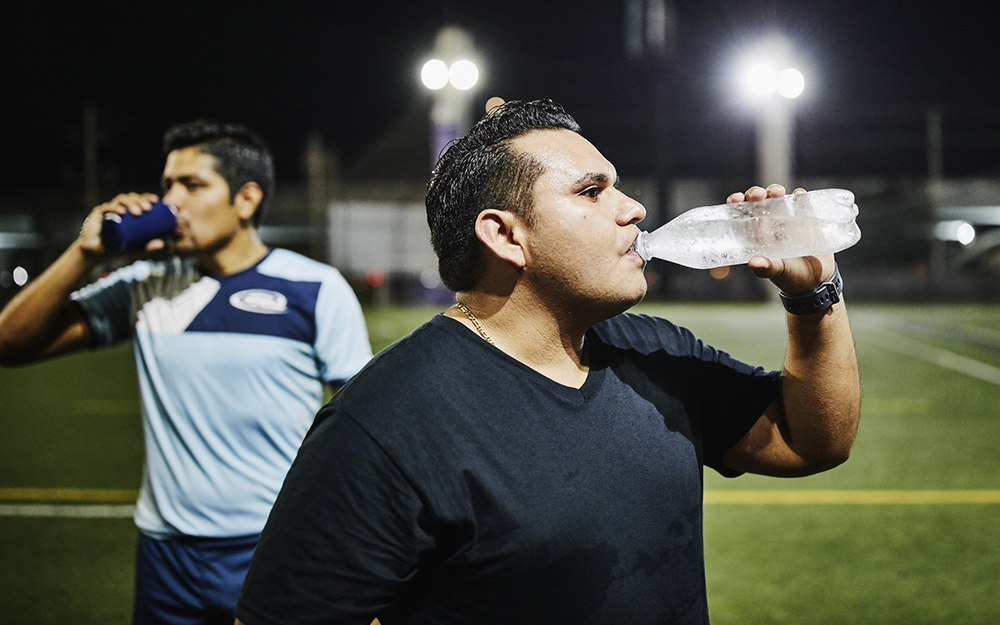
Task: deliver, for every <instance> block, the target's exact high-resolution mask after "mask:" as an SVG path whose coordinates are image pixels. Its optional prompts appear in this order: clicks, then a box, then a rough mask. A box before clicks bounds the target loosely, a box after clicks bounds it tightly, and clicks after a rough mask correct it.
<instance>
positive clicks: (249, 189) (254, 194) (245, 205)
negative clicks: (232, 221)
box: [233, 182, 264, 221]
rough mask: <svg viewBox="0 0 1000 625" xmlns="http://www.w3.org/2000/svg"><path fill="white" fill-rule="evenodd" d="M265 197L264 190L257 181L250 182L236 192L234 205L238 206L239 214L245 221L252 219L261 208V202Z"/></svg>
mask: <svg viewBox="0 0 1000 625" xmlns="http://www.w3.org/2000/svg"><path fill="white" fill-rule="evenodd" d="M263 199H264V190H263V189H261V188H260V185H259V184H257V183H256V182H248V183H246V184H245V185H243V186H242V187H240V190H239V191H237V192H236V196H235V197H234V198H233V206H235V207H236V214H237V216H238V217H239V218H240V219H242V220H245V221H250V220H251V219H252V218H253V214H254V213H256V212H257V209H258V208H260V202H261V200H263Z"/></svg>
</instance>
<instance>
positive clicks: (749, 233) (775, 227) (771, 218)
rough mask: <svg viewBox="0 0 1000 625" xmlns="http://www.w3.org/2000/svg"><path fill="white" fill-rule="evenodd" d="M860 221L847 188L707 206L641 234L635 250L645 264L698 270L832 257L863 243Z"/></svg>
mask: <svg viewBox="0 0 1000 625" xmlns="http://www.w3.org/2000/svg"><path fill="white" fill-rule="evenodd" d="M857 216H858V207H857V205H856V204H855V203H854V194H853V193H851V192H850V191H846V190H844V189H821V190H818V191H809V192H808V193H799V194H793V195H786V196H784V197H778V198H768V199H766V200H760V201H758V202H739V203H736V204H720V205H717V206H702V207H700V208H692V209H691V210H689V211H687V212H685V213H683V214H681V215H679V216H678V217H676V218H674V219H672V220H671V221H669V222H667V223H666V224H664V225H662V226H660V227H659V228H657V229H656V230H654V231H653V232H641V233H639V237H638V238H637V239H636V240H635V244H634V245H633V249H634V250H635V251H636V253H637V254H639V256H641V257H642V258H643V259H644V260H649V259H650V258H653V257H654V256H655V257H656V258H661V259H663V260H667V261H670V262H672V263H677V264H680V265H684V266H685V267H692V268H694V269H711V268H713V267H721V266H722V265H739V264H742V263H745V262H747V261H749V260H750V259H751V258H753V257H754V256H765V257H767V258H771V259H778V258H793V257H796V256H814V255H817V254H832V253H833V252H839V251H841V250H843V249H847V248H848V247H851V246H852V245H854V244H855V243H857V242H858V239H860V238H861V230H860V229H859V228H858V224H857V223H856V221H855V219H856V218H857Z"/></svg>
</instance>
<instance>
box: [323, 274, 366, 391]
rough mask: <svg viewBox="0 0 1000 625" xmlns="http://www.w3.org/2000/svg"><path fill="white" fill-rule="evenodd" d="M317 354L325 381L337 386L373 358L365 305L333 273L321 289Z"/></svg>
mask: <svg viewBox="0 0 1000 625" xmlns="http://www.w3.org/2000/svg"><path fill="white" fill-rule="evenodd" d="M316 352H317V354H318V355H319V359H320V375H321V377H322V378H323V380H324V381H326V382H328V383H330V384H332V385H335V386H339V385H341V384H343V383H344V382H345V381H346V380H347V379H348V378H350V377H351V376H353V375H354V374H355V373H357V372H358V371H360V370H361V368H362V367H363V366H365V364H366V363H367V362H368V361H369V360H370V359H371V357H372V348H371V343H370V342H369V341H368V328H367V326H366V325H365V318H364V315H363V314H362V312H361V304H359V303H358V298H357V297H356V296H355V295H354V291H353V289H351V286H350V285H349V284H348V283H347V280H345V279H344V278H343V276H341V275H340V273H339V272H337V271H331V272H330V273H329V275H328V276H327V277H326V278H325V279H324V280H323V283H322V284H321V286H320V289H319V295H318V299H317V303H316Z"/></svg>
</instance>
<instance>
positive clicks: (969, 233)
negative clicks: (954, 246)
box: [957, 223, 976, 245]
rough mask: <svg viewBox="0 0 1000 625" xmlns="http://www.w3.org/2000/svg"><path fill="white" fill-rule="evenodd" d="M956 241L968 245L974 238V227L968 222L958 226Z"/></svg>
mask: <svg viewBox="0 0 1000 625" xmlns="http://www.w3.org/2000/svg"><path fill="white" fill-rule="evenodd" d="M957 234H958V242H959V243H961V244H962V245H968V244H969V243H972V242H973V241H974V240H975V239H976V229H975V228H973V227H972V224H970V223H964V224H962V225H961V226H959V227H958V233H957Z"/></svg>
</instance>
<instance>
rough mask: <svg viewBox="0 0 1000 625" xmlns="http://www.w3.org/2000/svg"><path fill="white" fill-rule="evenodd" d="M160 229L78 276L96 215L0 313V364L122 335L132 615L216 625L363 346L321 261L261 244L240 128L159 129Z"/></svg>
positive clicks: (248, 152) (132, 205)
mask: <svg viewBox="0 0 1000 625" xmlns="http://www.w3.org/2000/svg"><path fill="white" fill-rule="evenodd" d="M164 151H165V153H166V164H165V167H164V170H163V176H162V189H163V195H162V201H163V202H165V203H167V204H170V205H172V206H174V207H175V208H176V212H177V227H176V230H175V232H174V236H173V237H168V240H154V241H152V242H150V243H149V244H148V245H147V246H146V250H145V251H146V252H151V253H155V252H157V251H158V256H160V257H161V258H160V259H158V260H148V259H147V260H136V261H135V262H133V263H132V264H130V265H127V266H125V267H123V268H122V269H119V270H118V271H115V272H114V273H112V274H111V275H109V276H107V277H104V278H102V279H100V280H98V281H97V282H94V283H93V284H90V285H88V286H86V287H84V288H82V289H79V288H78V287H79V285H80V284H81V282H83V281H85V280H86V279H87V278H88V277H89V276H90V274H91V273H92V271H93V270H94V269H95V268H96V267H97V266H98V265H99V264H100V263H101V262H102V261H104V260H106V259H107V258H108V257H109V252H108V250H106V249H105V247H104V245H103V244H102V242H101V237H100V230H101V225H102V222H103V221H104V215H105V214H106V213H118V214H125V213H126V212H131V213H133V214H137V215H138V214H141V213H142V212H143V211H148V210H149V209H150V207H151V205H152V203H153V202H155V201H157V200H159V199H161V198H159V197H157V196H156V195H153V194H149V193H126V194H122V195H119V196H117V197H115V198H114V199H112V200H111V201H110V202H108V203H106V204H101V205H100V206H97V207H96V208H94V209H93V211H91V213H90V215H89V216H88V218H87V219H86V221H85V222H84V224H83V227H82V229H81V232H80V235H79V237H78V238H77V239H76V240H75V241H74V242H73V243H72V244H71V245H70V247H69V248H68V249H67V250H66V251H65V252H64V253H63V254H62V255H61V256H60V257H59V258H58V259H57V260H56V261H55V262H54V263H53V264H52V265H51V266H50V267H49V268H48V269H47V270H46V271H45V272H44V273H43V274H42V275H40V276H39V277H38V279H37V280H35V281H33V282H32V283H30V284H29V285H28V286H27V287H26V288H25V289H24V290H23V291H22V292H21V293H19V294H18V296H17V297H15V298H14V299H13V300H12V301H11V302H10V303H9V304H8V306H7V307H5V308H4V310H3V311H2V312H0V363H2V364H4V365H15V364H22V363H27V362H32V361H36V360H41V359H44V358H48V357H52V356H56V355H60V354H66V353H68V352H72V351H76V350H82V349H88V348H96V347H104V346H107V345H112V344H115V343H118V342H121V341H125V340H129V339H131V340H132V342H133V346H134V350H135V356H136V362H137V364H138V372H139V383H140V390H141V394H142V413H143V426H144V434H145V443H146V461H145V467H144V472H143V482H142V490H141V493H140V495H139V501H138V503H137V505H136V512H135V522H136V525H137V526H138V528H139V531H140V538H139V545H138V550H137V558H136V599H135V615H134V621H135V622H136V623H178V624H179V623H192V624H193V623H215V622H218V623H226V622H230V623H231V622H232V618H233V617H232V614H233V607H234V605H235V603H236V597H237V594H238V591H239V588H240V585H241V584H242V581H243V577H244V575H245V573H246V567H247V565H248V563H249V559H250V555H251V554H252V552H253V549H254V546H255V544H256V542H257V538H258V535H259V534H260V531H261V528H262V527H263V526H264V522H265V520H266V519H267V516H268V513H269V511H270V509H271V506H272V504H273V503H274V500H275V497H276V496H277V493H278V490H279V488H280V486H281V484H282V481H283V480H284V478H285V474H286V472H287V470H288V467H289V465H290V464H291V461H292V459H293V458H294V456H295V454H296V452H297V450H298V448H299V445H300V443H301V441H302V438H303V436H304V435H305V433H306V431H307V430H308V428H309V427H310V424H311V423H312V420H313V416H314V414H315V412H316V410H317V409H318V408H319V406H320V403H321V400H322V397H323V385H324V383H325V384H328V385H330V386H333V387H339V386H340V385H342V384H343V382H344V381H345V380H347V379H348V378H350V377H351V376H352V375H354V374H355V373H356V372H357V371H358V370H359V369H361V367H363V366H364V365H365V363H366V362H367V361H368V360H369V358H370V357H371V347H370V344H369V342H368V335H367V331H366V328H365V323H364V319H363V316H362V313H361V307H360V305H359V304H358V301H357V298H356V297H355V295H354V293H353V291H352V290H351V288H350V286H349V285H348V284H347V282H346V281H345V280H344V279H343V277H342V276H341V275H340V274H339V273H338V272H337V271H336V270H335V269H333V268H332V267H329V266H327V265H324V264H321V263H319V262H316V261H313V260H310V259H308V258H306V257H304V256H301V255H299V254H296V253H293V252H290V251H287V250H281V249H271V248H269V247H267V246H266V245H264V244H263V243H262V242H261V240H260V238H259V237H258V234H257V224H258V223H259V220H260V217H261V215H262V213H263V210H264V207H265V205H266V203H267V201H268V200H269V199H270V197H271V195H272V194H273V186H274V168H273V162H272V157H271V153H270V151H269V150H268V148H267V146H266V145H265V144H264V142H263V141H262V140H261V139H260V138H259V137H258V136H257V135H256V134H255V133H253V132H252V131H251V130H250V129H248V128H245V127H242V126H236V125H230V124H219V123H215V122H209V121H198V122H192V123H190V124H184V125H181V126H177V127H175V128H172V129H170V130H169V131H168V132H167V133H166V135H165V136H164Z"/></svg>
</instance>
